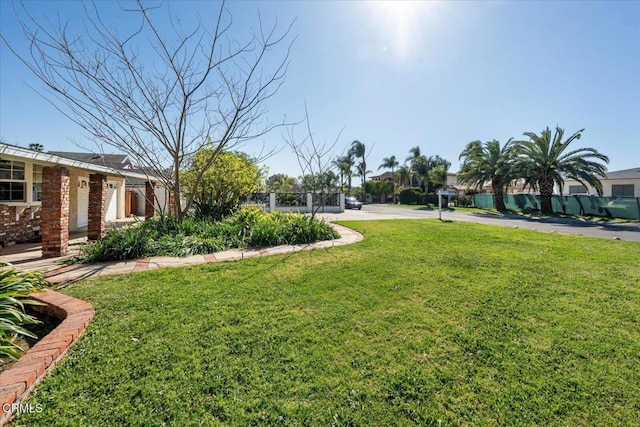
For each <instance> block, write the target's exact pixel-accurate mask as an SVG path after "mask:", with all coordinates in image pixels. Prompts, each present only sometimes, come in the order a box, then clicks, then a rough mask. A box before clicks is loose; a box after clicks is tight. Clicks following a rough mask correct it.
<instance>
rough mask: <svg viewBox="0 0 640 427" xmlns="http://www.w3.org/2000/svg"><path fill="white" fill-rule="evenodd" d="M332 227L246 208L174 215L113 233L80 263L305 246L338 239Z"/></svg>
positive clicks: (93, 246) (298, 216) (92, 246)
mask: <svg viewBox="0 0 640 427" xmlns="http://www.w3.org/2000/svg"><path fill="white" fill-rule="evenodd" d="M338 237H339V235H338V233H337V232H336V231H335V230H334V229H333V227H331V225H329V224H327V223H325V222H323V221H320V220H318V219H314V218H311V217H310V216H306V215H302V214H297V213H290V212H271V213H266V212H264V210H262V209H260V208H255V207H254V208H243V209H240V210H239V211H238V212H237V213H235V214H234V215H232V216H230V217H227V218H225V219H224V220H222V221H217V222H213V221H210V220H203V219H193V218H188V219H185V220H184V221H183V222H182V223H179V222H177V221H176V220H175V219H173V218H170V217H164V218H162V217H161V218H152V219H150V220H148V221H145V222H142V223H136V224H133V225H131V226H128V227H123V228H120V229H115V230H111V231H109V232H108V233H107V235H106V236H105V237H104V238H103V239H101V240H99V241H97V242H95V243H92V244H89V245H87V246H85V247H84V248H83V250H82V258H81V259H80V262H98V261H117V260H126V259H135V258H141V257H146V256H157V255H171V256H190V255H196V254H204V253H212V252H217V251H222V250H225V249H230V248H242V247H248V246H273V245H283V244H304V243H310V242H313V241H317V240H328V239H334V238H338Z"/></svg>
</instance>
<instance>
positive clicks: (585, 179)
mask: <svg viewBox="0 0 640 427" xmlns="http://www.w3.org/2000/svg"><path fill="white" fill-rule="evenodd" d="M582 132H584V129H580V130H579V131H577V132H576V133H574V134H573V135H571V136H570V137H569V138H567V139H566V140H565V141H563V140H562V138H563V137H564V129H560V128H559V127H556V130H555V133H554V135H553V138H552V137H551V130H549V128H548V127H547V128H546V129H545V130H543V131H542V132H541V133H540V135H539V136H538V135H536V134H535V133H533V132H525V133H524V135H525V136H527V137H529V141H520V142H519V148H518V173H519V174H520V176H521V177H522V178H524V180H525V186H529V187H530V188H533V189H534V190H535V189H540V209H541V211H542V213H543V214H552V213H553V207H552V204H551V196H552V195H553V185H554V183H556V184H558V187H559V188H560V193H562V187H563V186H564V178H569V179H573V180H576V181H578V182H579V183H580V184H582V185H584V186H586V184H589V185H590V186H591V187H593V188H595V189H596V191H597V192H598V195H602V183H601V182H600V179H598V176H600V177H604V176H605V175H606V173H607V167H606V166H605V165H604V164H602V163H600V162H604V163H609V158H608V157H607V156H605V155H604V154H600V153H599V152H598V151H597V150H596V149H594V148H578V149H576V150H571V151H569V152H565V151H566V150H567V147H568V146H569V144H571V143H572V142H573V141H575V140H576V139H580V136H581V135H582Z"/></svg>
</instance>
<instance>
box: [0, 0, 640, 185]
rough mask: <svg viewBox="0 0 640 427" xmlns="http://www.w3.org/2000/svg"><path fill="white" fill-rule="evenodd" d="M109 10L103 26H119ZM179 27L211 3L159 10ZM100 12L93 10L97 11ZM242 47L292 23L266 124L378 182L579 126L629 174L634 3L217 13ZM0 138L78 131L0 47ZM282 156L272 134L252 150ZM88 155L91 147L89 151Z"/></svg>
mask: <svg viewBox="0 0 640 427" xmlns="http://www.w3.org/2000/svg"><path fill="white" fill-rule="evenodd" d="M27 5H28V7H29V8H30V9H31V10H33V11H34V12H35V14H36V16H43V14H46V16H48V17H50V18H51V17H56V16H58V14H59V16H60V17H61V18H62V19H63V20H66V19H69V20H70V21H71V22H75V23H77V22H79V20H80V16H82V13H83V12H82V7H81V5H80V4H79V3H78V2H60V1H51V2H33V1H32V2H28V3H27ZM114 5H115V3H112V6H113V7H111V9H113V10H112V11H111V12H110V13H108V14H107V15H106V19H111V20H112V22H120V23H121V22H122V21H121V20H120V19H119V18H118V14H117V13H116V11H115V9H116V8H115V6H114ZM168 6H169V7H170V8H171V11H172V13H173V15H174V16H177V17H180V18H181V19H184V20H185V22H189V20H190V19H193V18H194V17H195V16H198V15H199V16H201V17H203V18H205V19H206V17H208V16H211V15H212V14H213V13H215V10H216V8H217V6H216V5H215V4H212V3H211V2H175V3H174V2H168ZM12 7H13V5H12V3H11V2H9V1H0V31H1V32H2V34H3V35H4V37H6V38H7V39H8V40H9V42H10V43H12V44H14V45H15V46H17V47H18V48H20V49H24V48H25V47H26V45H25V44H24V37H23V36H22V33H21V32H20V29H19V28H18V26H17V23H16V18H15V16H14V14H13V11H12ZM103 7H104V4H103ZM227 8H228V9H229V11H230V12H231V14H232V15H233V17H234V31H235V33H234V34H235V35H237V37H238V38H241V39H242V38H245V37H246V35H247V34H248V31H249V30H250V27H252V26H255V24H256V17H257V14H258V10H260V13H261V14H262V15H263V16H264V17H265V19H266V20H273V19H274V18H275V17H277V19H278V21H279V22H280V23H281V25H282V26H285V25H287V24H288V23H289V22H291V21H292V20H294V19H295V20H296V21H295V23H294V26H293V29H292V34H293V35H295V36H297V39H296V40H295V42H294V45H293V48H292V50H291V56H290V61H291V63H290V66H289V71H288V75H287V79H286V82H285V83H284V85H283V87H282V88H281V90H280V91H279V92H278V94H277V95H276V96H274V97H273V98H272V99H271V100H270V101H269V104H268V105H267V107H268V110H269V117H270V118H271V119H272V120H274V121H279V120H281V119H282V117H284V116H286V117H287V118H288V119H290V120H293V119H299V118H301V117H302V116H303V114H304V103H305V101H306V103H307V106H308V109H309V113H310V118H311V125H312V128H313V130H314V133H315V136H316V138H319V139H326V140H333V139H334V138H335V137H336V136H337V135H338V133H339V132H340V131H341V130H343V131H342V136H341V138H340V142H339V146H338V147H337V149H336V153H335V155H339V154H342V151H344V150H345V149H346V147H347V146H348V145H349V143H350V142H351V141H352V140H354V139H358V140H360V141H362V142H364V143H365V144H366V145H367V147H368V150H369V152H370V154H369V158H368V159H367V163H368V168H369V169H371V170H372V171H374V172H376V173H377V168H378V165H379V164H380V163H381V160H382V158H383V157H388V156H391V155H395V156H396V157H397V158H398V159H399V160H400V161H401V162H402V161H404V159H405V158H406V157H407V156H408V155H409V149H410V148H411V147H413V146H415V145H418V146H420V147H421V149H422V152H423V153H425V154H428V155H435V154H438V155H440V156H441V157H445V158H446V159H448V160H449V161H451V163H452V167H451V171H454V172H455V171H457V170H458V166H459V162H458V156H459V154H460V152H461V151H462V149H463V148H464V146H465V145H466V144H467V143H468V142H470V141H473V140H478V139H479V140H482V141H488V140H491V139H498V140H500V141H503V142H504V141H506V140H507V139H509V138H510V137H514V138H516V139H518V138H520V137H522V133H523V132H527V131H532V132H536V133H539V132H540V131H541V130H543V129H544V128H545V127H547V126H549V127H555V126H556V125H559V126H560V127H562V128H565V130H566V132H567V133H573V132H574V131H577V130H579V129H581V128H585V129H586V130H585V132H584V134H583V137H582V139H580V140H579V141H577V143H576V145H575V148H579V147H594V148H596V149H598V150H599V151H600V152H602V153H604V154H606V155H608V156H609V157H610V163H609V170H619V169H627V168H632V167H637V166H640V2H638V1H622V2H615V1H606V2H605V1H603V2H597V1H590V2H580V1H570V2H547V1H545V2H533V1H527V2H515V1H514V2H510V1H491V2H489V1H486V2H482V1H473V2H463V1H459V2H355V1H354V2H338V1H333V2H322V1H314V2H311V1H309V2H292V1H287V2H275V1H264V2H229V3H228V4H227ZM0 45H1V46H0V136H2V138H4V140H5V141H6V142H8V143H11V144H17V145H23V146H26V145H28V144H29V143H32V142H37V143H41V144H43V145H44V146H45V149H47V150H58V151H62V150H69V151H78V148H77V146H75V145H74V143H73V142H72V141H76V142H78V143H81V144H82V143H83V141H85V139H84V138H83V133H82V131H81V129H79V128H78V127H77V126H76V125H75V124H73V123H71V122H70V121H69V120H68V119H66V118H65V117H64V116H62V115H61V114H60V113H59V112H58V111H56V110H55V108H53V107H52V106H51V105H50V104H49V103H48V102H47V101H46V100H44V99H42V98H41V97H40V96H39V95H37V94H36V93H35V92H34V91H33V90H32V89H31V88H30V87H29V86H32V87H34V88H41V84H40V83H39V82H38V81H36V80H34V79H33V78H32V77H31V76H30V75H29V74H28V70H26V68H25V67H24V66H23V65H22V64H20V63H19V62H18V61H17V60H16V59H15V58H14V57H13V55H12V54H11V53H10V52H9V51H8V49H7V48H6V46H4V44H0ZM263 143H264V144H265V145H266V146H267V147H270V148H271V147H283V145H284V143H283V138H282V132H281V131H279V130H276V131H274V132H273V133H271V134H269V135H267V136H266V137H264V138H261V139H260V140H258V141H255V142H253V143H249V144H246V145H245V146H244V147H243V149H244V151H246V152H248V153H251V154H256V153H257V151H258V147H259V148H261V147H262V144H263ZM89 148H91V146H89ZM266 163H267V165H268V166H269V170H270V173H279V172H282V173H287V174H289V175H292V176H298V175H300V170H299V168H298V166H297V163H296V161H295V158H294V157H293V155H292V154H291V152H290V150H288V149H286V148H285V149H283V150H282V151H280V152H279V153H278V154H277V155H275V156H273V157H271V158H270V159H269V160H267V161H266Z"/></svg>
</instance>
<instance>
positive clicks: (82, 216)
mask: <svg viewBox="0 0 640 427" xmlns="http://www.w3.org/2000/svg"><path fill="white" fill-rule="evenodd" d="M77 209H78V223H77V225H78V228H81V227H86V226H87V225H88V224H89V177H88V176H87V177H84V176H83V177H79V178H78V208H77Z"/></svg>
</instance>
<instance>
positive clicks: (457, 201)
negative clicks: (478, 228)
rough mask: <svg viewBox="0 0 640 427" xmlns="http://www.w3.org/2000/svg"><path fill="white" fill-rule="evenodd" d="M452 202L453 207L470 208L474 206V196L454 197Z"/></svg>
mask: <svg viewBox="0 0 640 427" xmlns="http://www.w3.org/2000/svg"><path fill="white" fill-rule="evenodd" d="M451 201H452V202H453V206H455V207H459V208H470V207H471V206H473V197H472V196H453V197H452V198H451Z"/></svg>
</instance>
